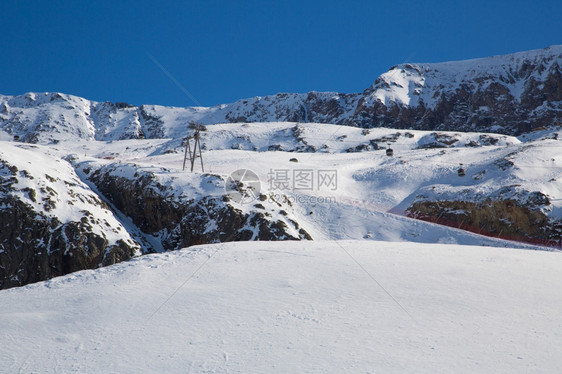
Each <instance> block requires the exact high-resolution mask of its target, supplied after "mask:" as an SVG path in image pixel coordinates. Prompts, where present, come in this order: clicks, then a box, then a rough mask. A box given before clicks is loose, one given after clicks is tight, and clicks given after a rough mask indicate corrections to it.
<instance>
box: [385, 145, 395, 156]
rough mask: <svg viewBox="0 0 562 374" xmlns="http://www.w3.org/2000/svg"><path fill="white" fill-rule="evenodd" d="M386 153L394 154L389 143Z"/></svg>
mask: <svg viewBox="0 0 562 374" xmlns="http://www.w3.org/2000/svg"><path fill="white" fill-rule="evenodd" d="M386 155H387V156H389V157H390V156H394V150H393V149H392V148H390V144H388V148H387V149H386Z"/></svg>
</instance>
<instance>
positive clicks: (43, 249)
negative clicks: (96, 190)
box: [0, 159, 139, 289]
mask: <svg viewBox="0 0 562 374" xmlns="http://www.w3.org/2000/svg"><path fill="white" fill-rule="evenodd" d="M58 178H60V176H50V175H48V174H43V175H37V174H36V173H33V172H30V171H29V170H24V169H21V168H18V167H17V166H16V165H13V164H11V163H9V162H7V161H6V160H1V159H0V182H1V183H0V227H1V228H2V229H1V230H0V289H5V288H10V287H15V286H22V285H25V284H28V283H33V282H38V281H42V280H46V279H50V278H53V277H56V276H60V275H64V274H68V273H71V272H74V271H78V270H84V269H93V268H97V267H100V266H106V265H111V264H114V263H117V262H120V261H123V260H127V259H129V258H131V257H132V256H134V255H135V254H136V253H138V251H139V246H138V244H137V243H136V242H134V241H133V240H132V239H131V238H130V237H129V236H128V234H127V233H126V231H125V230H124V229H123V228H122V227H120V226H117V223H116V222H115V221H111V220H107V219H105V218H104V216H103V215H100V214H97V213H98V212H100V211H104V212H105V214H107V215H111V213H110V212H109V210H108V208H107V206H106V205H105V204H104V203H103V202H102V201H101V200H100V199H99V198H96V196H95V195H94V194H93V193H91V194H87V193H83V192H80V190H81V189H83V188H84V187H86V186H84V185H77V184H76V181H75V180H72V179H69V178H67V179H64V180H61V182H62V183H60V184H57V190H58V191H57V190H55V189H54V188H52V187H51V186H50V184H51V183H56V179H58ZM30 185H31V186H36V187H30ZM63 185H65V186H67V188H68V191H66V192H68V193H69V194H70V195H73V196H74V199H69V200H67V201H64V202H62V201H61V200H59V199H58V197H59V196H60V195H61V194H62V193H63V191H61V186H63ZM24 186H25V187H24ZM73 187H76V188H73ZM74 203H76V206H77V208H78V209H77V210H76V211H75V212H74V213H76V214H73V216H72V218H70V217H64V216H61V215H59V217H57V209H58V208H60V207H59V206H57V205H58V204H63V205H68V206H69V208H64V207H62V208H63V209H65V210H72V207H71V205H73V204H74ZM85 205H89V206H91V208H92V209H91V211H90V210H86V209H83V208H84V207H85ZM38 207H40V208H41V209H38ZM92 212H93V213H92ZM114 234H117V235H114ZM115 236H117V237H120V238H115Z"/></svg>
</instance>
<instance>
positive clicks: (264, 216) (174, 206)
mask: <svg viewBox="0 0 562 374" xmlns="http://www.w3.org/2000/svg"><path fill="white" fill-rule="evenodd" d="M123 168H133V169H134V170H137V171H136V172H135V175H134V177H133V178H129V177H124V176H122V175H123V174H126V173H121V170H122V169H123ZM86 172H88V174H89V179H90V180H91V181H92V182H93V183H94V184H95V185H96V187H97V189H98V190H99V191H100V192H101V193H102V194H103V195H104V196H105V197H106V198H107V199H108V200H109V201H111V203H112V204H113V205H114V206H115V207H116V208H117V209H119V210H120V211H121V212H123V213H124V214H126V215H127V216H129V217H131V219H132V220H133V223H134V224H135V225H137V226H138V227H139V228H140V229H141V230H142V231H143V232H144V233H146V234H150V235H153V236H155V237H158V238H159V239H160V241H161V243H162V247H163V249H164V250H175V249H180V248H184V247H188V246H191V245H196V244H203V243H218V242H228V241H241V240H300V239H311V237H310V235H309V234H308V233H307V232H306V231H305V230H303V229H301V228H299V227H298V224H297V223H296V222H294V221H291V220H290V219H288V218H287V217H285V216H284V215H283V214H281V213H280V212H281V210H282V208H285V205H284V204H283V203H282V202H275V201H267V202H266V201H262V204H266V205H267V208H268V209H265V207H264V205H261V207H262V208H258V209H256V208H255V207H254V208H252V209H251V210H250V211H249V212H248V211H247V210H246V211H245V212H244V211H243V210H242V209H240V208H238V207H236V204H235V203H234V202H232V201H230V199H229V197H228V195H226V194H219V193H216V191H215V193H211V195H206V196H204V195H200V194H197V193H194V194H193V195H191V196H187V195H184V194H183V193H182V194H181V195H179V196H178V194H177V191H176V190H175V189H174V183H173V181H171V182H170V181H169V180H168V181H162V182H161V181H160V180H159V176H158V175H157V174H156V173H154V172H151V171H144V170H142V169H141V168H138V169H136V167H135V166H133V165H115V164H110V165H107V166H104V167H101V168H99V169H97V170H95V171H92V170H86ZM168 182H170V183H168ZM200 183H201V184H203V185H215V186H220V187H219V188H222V186H223V185H224V180H223V179H222V178H221V177H220V176H218V175H210V174H205V175H203V176H201V181H200ZM272 211H275V214H274V213H272Z"/></svg>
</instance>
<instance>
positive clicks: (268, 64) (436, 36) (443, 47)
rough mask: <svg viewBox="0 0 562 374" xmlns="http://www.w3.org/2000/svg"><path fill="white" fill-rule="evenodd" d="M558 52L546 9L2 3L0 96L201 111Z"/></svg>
mask: <svg viewBox="0 0 562 374" xmlns="http://www.w3.org/2000/svg"><path fill="white" fill-rule="evenodd" d="M553 44H562V2H561V1H559V0H551V1H540V0H539V1H534V2H531V1H519V0H511V1H493V0H488V1H479V0H476V1H454V0H450V1H421V0H418V1H397V0H387V1H383V2H379V1H352V0H347V1H331V0H323V1H304V0H303V1H291V0H283V1H264V0H262V1H213V0H210V1H209V0H207V1H184V2H180V1H165V0H164V1H159V2H156V1H153V2H152V1H150V2H149V1H142V0H137V1H118V0H116V1H105V0H101V1H78V0H65V1H62V0H61V1H57V0H50V1H47V0H45V1H31V0H25V1H16V0H2V1H1V2H0V93H1V94H5V95H17V94H22V93H25V92H28V91H58V92H64V93H69V94H74V95H78V96H82V97H85V98H88V99H91V100H98V101H107V100H109V101H126V102H129V103H132V104H137V105H140V104H161V105H174V106H191V105H195V104H194V102H193V100H192V99H191V98H190V97H189V96H188V95H186V94H185V93H184V92H182V90H180V89H179V88H178V87H177V86H176V85H175V84H174V82H173V81H172V80H171V79H170V78H169V77H168V76H167V75H166V74H165V73H164V72H163V71H161V70H160V68H159V67H158V66H157V64H156V63H155V62H154V61H153V60H152V59H151V58H150V57H149V56H153V57H154V58H155V59H156V60H157V61H159V63H160V64H161V65H162V66H163V67H165V69H166V70H167V71H168V72H169V73H170V74H171V75H172V76H173V77H174V78H175V79H176V80H177V81H178V82H180V84H181V85H183V86H184V87H185V88H186V89H187V90H188V91H189V92H190V93H191V94H192V95H193V97H195V98H196V100H197V101H198V102H200V103H201V104H202V105H206V106H207V105H214V104H219V103H228V102H232V101H235V100H237V99H240V98H245V97H251V96H264V95H268V94H275V93H277V92H308V91H311V90H316V91H339V92H360V91H363V90H364V89H365V88H367V87H368V86H369V85H370V84H371V83H372V82H373V81H374V80H375V79H376V78H377V77H378V76H379V75H380V74H382V73H383V72H385V71H386V70H387V69H388V68H389V67H390V66H392V65H395V64H399V63H402V62H440V61H450V60H459V59H468V58H476V57H485V56H489V55H496V54H505V53H511V52H517V51H522V50H527V49H538V48H543V47H547V46H549V45H553Z"/></svg>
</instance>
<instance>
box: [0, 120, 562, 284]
mask: <svg viewBox="0 0 562 374" xmlns="http://www.w3.org/2000/svg"><path fill="white" fill-rule="evenodd" d="M192 131H193V130H189V131H188V132H186V133H187V134H189V133H192ZM560 132H561V131H560V129H559V128H557V127H554V128H550V129H547V130H543V131H539V132H534V133H532V134H529V135H528V136H525V137H521V138H515V137H510V136H506V135H499V134H482V133H451V132H425V131H416V130H409V131H403V130H393V129H371V130H364V129H357V128H353V127H349V126H335V125H327V124H302V123H300V124H299V123H246V124H217V125H209V126H207V127H206V131H202V132H201V144H202V148H203V155H204V163H205V168H206V169H205V170H206V173H200V172H196V173H193V174H192V173H188V172H186V171H182V170H181V169H182V166H183V157H184V146H183V144H182V141H183V139H181V138H178V139H145V140H120V141H108V142H100V141H81V142H80V141H75V140H67V141H61V142H58V143H57V144H54V145H25V144H21V143H16V142H10V141H8V142H6V141H4V142H0V145H2V151H3V154H5V157H3V158H4V159H5V160H7V162H8V163H7V165H8V168H7V169H6V170H8V171H9V170H10V169H9V165H12V164H13V165H15V166H17V168H18V170H17V172H19V173H20V174H21V175H20V176H19V177H18V178H19V179H18V182H17V183H18V184H14V183H12V182H10V181H11V179H10V178H11V177H10V176H9V175H8V174H6V175H5V176H3V181H4V180H5V182H3V183H4V186H5V187H6V192H5V196H8V197H9V196H12V195H14V196H16V195H17V196H18V201H20V202H22V203H24V205H26V206H27V205H29V204H31V205H33V206H34V207H35V208H33V209H35V210H33V209H32V208H29V209H28V210H29V211H30V212H32V211H33V212H34V211H37V212H38V213H39V214H43V215H45V216H48V217H51V218H50V219H57V220H58V221H57V222H59V221H60V222H62V223H64V222H66V221H67V218H66V217H67V216H68V215H69V214H70V213H72V212H73V213H72V214H73V215H74V216H76V217H78V218H76V219H74V221H73V222H76V221H78V222H82V220H86V222H90V220H89V219H88V218H87V216H92V217H93V218H92V219H93V221H92V224H93V225H94V226H93V229H92V230H94V231H93V233H94V234H95V233H98V234H99V235H101V236H103V235H104V234H103V232H104V231H107V230H108V228H109V229H110V231H111V230H113V229H111V228H113V227H114V226H112V225H113V224H112V223H109V226H107V225H105V224H103V222H105V221H106V219H105V218H104V217H105V216H107V215H109V216H108V217H109V218H111V221H112V222H116V223H115V225H117V226H116V227H117V228H116V230H117V231H115V230H113V231H111V232H115V233H116V234H115V235H117V237H119V238H123V239H124V240H126V241H127V240H131V239H132V238H134V239H135V240H136V241H137V242H138V243H140V245H141V246H142V249H143V251H144V252H145V253H146V252H154V251H156V252H160V251H162V250H173V249H179V248H182V247H186V246H190V245H194V244H201V243H215V242H225V241H232V240H283V239H285V240H286V239H313V240H323V239H324V240H325V239H336V240H341V239H368V240H388V241H414V242H421V243H435V242H446V243H462V244H466V245H490V246H519V247H525V246H526V245H525V244H522V243H514V242H506V241H503V240H500V239H498V237H499V238H504V239H512V240H519V241H527V242H532V243H535V244H542V245H545V244H546V245H548V246H551V247H552V248H556V247H557V246H558V245H559V237H560V233H561V232H562V205H561V204H562V200H561V197H562V185H561V183H562V180H561V179H560V175H561V172H562V165H561V164H560V160H562V155H561V154H560V152H561V151H560V150H561V148H560V146H559V142H560V140H559V138H560V135H561V134H560ZM389 145H390V146H391V147H392V148H393V149H394V155H393V156H391V157H389V156H387V155H386V148H387V147H389ZM69 162H70V163H69ZM461 163H462V164H463V166H462V167H463V168H464V169H465V172H466V176H464V177H459V176H458V173H457V169H458V168H459V167H460V164H461ZM28 165H29V168H28V167H27V166H28ZM72 166H73V167H74V168H75V170H76V171H74V170H73V169H72ZM197 167H199V166H198V164H197ZM28 169H29V171H27V170H28ZM240 169H247V170H250V171H251V172H252V173H255V175H256V178H257V180H256V182H257V183H258V185H257V186H255V185H251V184H247V183H246V184H245V183H240V186H236V185H235V189H237V190H239V191H240V192H243V191H249V188H250V187H251V188H254V187H255V188H257V190H255V189H254V190H253V191H254V192H255V194H253V195H251V196H249V197H251V198H250V199H248V200H247V201H244V202H241V201H238V200H237V199H236V198H233V197H232V195H231V193H232V192H233V191H230V190H229V189H228V188H229V186H230V185H229V184H228V183H227V181H228V180H229V176H230V175H231V174H232V173H233V172H235V171H236V170H240ZM198 170H199V169H196V171H198ZM8 171H6V173H8ZM17 172H14V173H16V174H17ZM10 173H11V171H10ZM26 173H29V175H30V177H29V178H28V177H27V176H26V175H27V174H26ZM12 174H13V173H12ZM63 174H64V175H63ZM303 176H304V177H305V178H304V179H303ZM306 178H308V179H306ZM76 181H78V182H79V183H78V182H76ZM307 181H308V182H307ZM20 185H21V186H20ZM45 186H47V187H49V188H47V187H45ZM75 187H76V188H78V190H77V191H75ZM50 190H52V191H53V192H52V193H49V192H48V191H50ZM67 190H68V191H67ZM45 191H47V192H45ZM84 192H86V193H87V194H88V196H89V195H92V196H94V197H93V198H92V197H84V196H83V193H84ZM236 193H238V192H236ZM51 195H52V196H54V197H52V196H51ZM67 195H68V196H67ZM77 196H78V197H77ZM98 196H99V197H98ZM96 198H97V200H96ZM33 199H35V201H33ZM53 199H56V201H55V200H53ZM77 199H78V200H77ZM92 199H94V200H92ZM100 199H101V200H103V201H105V202H106V203H107V204H109V207H107V206H106V207H105V208H104V209H105V210H103V212H101V213H99V214H98V213H95V212H97V210H96V209H97V208H95V207H89V205H88V204H89V201H98V202H100V203H101V200H100ZM51 200H53V201H51ZM83 201H86V202H88V203H87V204H86V205H84V204H85V203H83ZM67 204H73V205H67ZM104 204H105V203H104ZM11 206H12V205H11V204H7V203H5V204H4V205H3V208H4V209H3V210H2V212H4V213H5V217H6V220H8V221H10V222H11V221H14V217H18V215H14V214H13V212H11V211H10V209H11V208H9V207H11ZM51 206H52V207H51ZM8 208H9V209H8ZM109 208H111V211H109V210H108V209H109ZM43 210H44V211H43ZM102 213H103V214H102ZM410 217H415V218H420V219H423V220H426V221H432V222H437V223H442V224H446V225H448V226H453V227H460V228H461V229H464V230H465V231H463V230H457V229H453V228H450V227H444V226H440V225H435V224H433V223H427V222H421V221H419V220H414V219H412V218H410ZM22 222H23V221H22V220H21V219H18V218H16V219H15V221H14V223H11V224H12V226H7V227H14V228H13V229H8V230H4V231H3V232H2V234H4V236H6V239H5V243H4V244H3V245H4V247H3V250H4V252H2V253H3V254H2V256H3V257H2V258H5V260H6V261H5V262H4V264H3V265H2V266H4V267H5V268H6V267H7V266H8V267H10V268H13V269H15V270H14V271H16V270H17V271H19V268H18V267H19V266H20V265H21V266H23V267H24V268H25V271H26V272H27V274H30V273H33V272H34V271H35V270H34V269H35V267H34V266H35V265H33V264H34V263H33V261H32V262H29V261H27V260H26V261H22V260H21V259H20V258H19V257H17V256H16V257H14V253H17V252H18V245H16V244H17V243H16V242H15V241H13V240H10V238H12V239H13V238H17V237H18V235H20V232H19V231H21V230H20V229H16V227H20V226H21V225H22ZM108 222H109V221H108ZM18 225H19V226H18ZM54 227H58V226H57V225H55V226H53V227H52V228H51V229H54ZM119 230H121V231H119ZM125 230H126V232H125ZM466 230H468V231H472V232H467V231H466ZM28 231H29V230H28ZM47 231H49V230H47ZM29 232H30V233H34V234H36V235H35V236H34V237H33V238H32V237H29V238H28V239H29V240H26V242H28V243H27V244H26V245H27V247H29V248H32V243H34V241H37V242H45V243H50V241H49V240H47V239H45V235H43V234H42V232H43V231H41V230H31V231H29ZM49 232H50V231H49ZM120 232H122V234H123V235H121V234H119V233H120ZM478 233H481V234H486V235H487V236H481V235H477V234H478ZM96 235H97V234H96ZM112 235H113V234H112ZM47 237H48V236H47ZM80 240H82V239H80ZM63 242H65V241H64V240H63ZM85 242H86V243H88V242H91V241H87V240H86V241H85ZM110 242H111V243H113V242H112V241H111V240H110ZM54 243H59V241H55V242H54ZM111 243H109V245H111ZM56 246H57V248H59V247H60V246H59V245H58V244H56ZM61 248H62V247H61ZM37 251H39V249H38V250H37ZM28 252H29V254H30V256H32V255H33V251H32V250H31V251H28ZM46 253H50V252H49V251H48V250H47V251H46ZM60 253H66V252H65V250H64V249H63V250H62V252H60ZM6 256H7V257H6ZM30 258H31V257H30ZM65 259H66V260H65ZM67 260H69V258H66V257H63V262H64V261H67ZM102 262H103V261H98V262H96V263H95V265H92V266H97V265H98V264H99V263H102ZM29 266H31V268H30V267H29ZM58 267H59V266H55V268H58ZM87 267H91V266H87ZM47 269H49V268H48V267H47ZM72 269H74V270H77V269H79V268H75V267H72ZM41 274H44V275H45V277H49V275H48V274H49V272H42V273H41ZM53 274H54V275H58V274H60V273H53ZM12 275H13V274H12V273H11V272H10V274H9V275H8V277H11V276H12ZM23 278H25V279H28V280H30V281H33V280H40V279H45V278H33V279H32V278H29V277H23ZM23 278H22V279H23ZM24 283H26V282H24ZM10 284H11V283H10ZM19 284H21V283H19ZM14 285H15V284H14Z"/></svg>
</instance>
